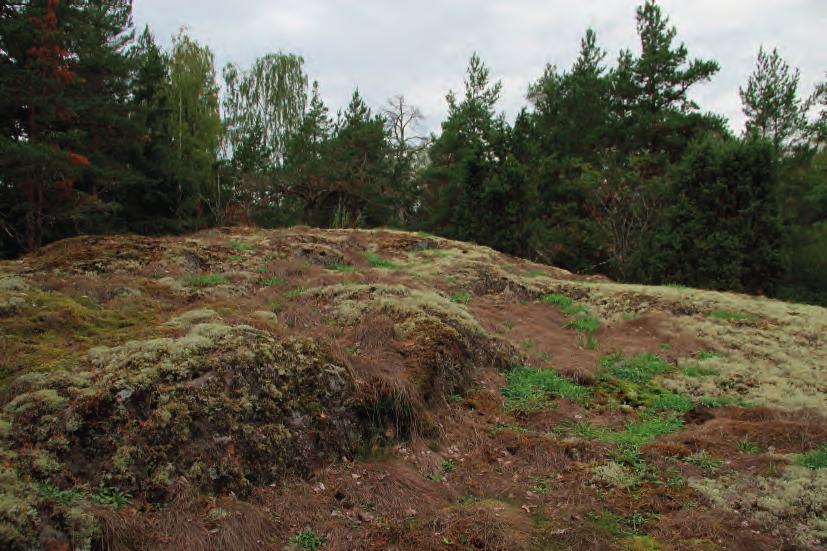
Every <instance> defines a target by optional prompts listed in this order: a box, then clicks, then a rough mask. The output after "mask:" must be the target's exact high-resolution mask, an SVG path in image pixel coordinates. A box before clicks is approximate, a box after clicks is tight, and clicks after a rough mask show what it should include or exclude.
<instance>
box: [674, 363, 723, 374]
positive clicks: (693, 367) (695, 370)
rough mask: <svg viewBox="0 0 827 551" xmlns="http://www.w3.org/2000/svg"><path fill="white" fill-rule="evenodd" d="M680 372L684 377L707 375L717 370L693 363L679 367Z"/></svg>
mask: <svg viewBox="0 0 827 551" xmlns="http://www.w3.org/2000/svg"><path fill="white" fill-rule="evenodd" d="M681 373H683V375H685V376H686V377H709V376H710V375H717V374H718V371H717V370H715V369H712V368H709V367H704V366H702V365H700V364H696V363H695V364H690V365H687V366H686V367H683V368H681Z"/></svg>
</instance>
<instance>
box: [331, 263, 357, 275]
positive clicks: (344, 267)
mask: <svg viewBox="0 0 827 551" xmlns="http://www.w3.org/2000/svg"><path fill="white" fill-rule="evenodd" d="M327 269H328V270H333V271H335V272H340V273H343V274H346V273H349V272H352V271H353V270H354V269H355V268H354V267H353V266H352V265H351V264H345V263H344V262H336V263H334V264H328V266H327Z"/></svg>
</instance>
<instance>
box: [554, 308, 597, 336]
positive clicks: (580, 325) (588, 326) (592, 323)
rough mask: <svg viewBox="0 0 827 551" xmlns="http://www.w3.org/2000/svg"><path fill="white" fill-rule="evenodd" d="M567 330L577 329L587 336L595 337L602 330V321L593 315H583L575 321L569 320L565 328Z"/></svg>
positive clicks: (579, 315)
mask: <svg viewBox="0 0 827 551" xmlns="http://www.w3.org/2000/svg"><path fill="white" fill-rule="evenodd" d="M563 327H565V328H566V329H575V330H577V331H580V332H581V333H585V334H587V335H594V334H595V333H596V332H597V330H598V329H600V320H599V319H597V318H596V317H594V316H592V315H591V314H585V313H581V314H578V316H577V317H575V318H574V319H571V320H569V321H568V322H566V324H565V325H564V326H563Z"/></svg>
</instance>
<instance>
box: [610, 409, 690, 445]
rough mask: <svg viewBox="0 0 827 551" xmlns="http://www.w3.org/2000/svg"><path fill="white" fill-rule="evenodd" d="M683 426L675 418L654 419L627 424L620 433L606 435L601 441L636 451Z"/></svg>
mask: <svg viewBox="0 0 827 551" xmlns="http://www.w3.org/2000/svg"><path fill="white" fill-rule="evenodd" d="M682 426H683V421H681V420H680V419H679V418H677V417H654V418H651V419H643V420H641V421H635V422H632V423H628V424H627V425H626V427H625V428H624V429H623V430H622V431H618V432H609V433H606V434H605V435H604V436H603V438H601V439H602V440H604V441H606V442H613V443H615V444H617V445H618V446H620V447H626V448H634V449H637V448H639V447H640V446H642V445H644V444H648V443H649V442H651V441H652V440H654V439H655V438H657V437H658V436H662V435H664V434H669V433H672V432H675V431H676V430H678V429H680V428H681V427H682Z"/></svg>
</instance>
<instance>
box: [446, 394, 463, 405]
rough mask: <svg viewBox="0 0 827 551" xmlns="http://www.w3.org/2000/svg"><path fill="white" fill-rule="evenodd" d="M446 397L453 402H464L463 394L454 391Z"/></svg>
mask: <svg viewBox="0 0 827 551" xmlns="http://www.w3.org/2000/svg"><path fill="white" fill-rule="evenodd" d="M445 399H446V400H448V401H449V402H451V403H452V404H456V403H457V402H462V395H460V394H453V393H452V394H449V395H448V396H446V397H445Z"/></svg>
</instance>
